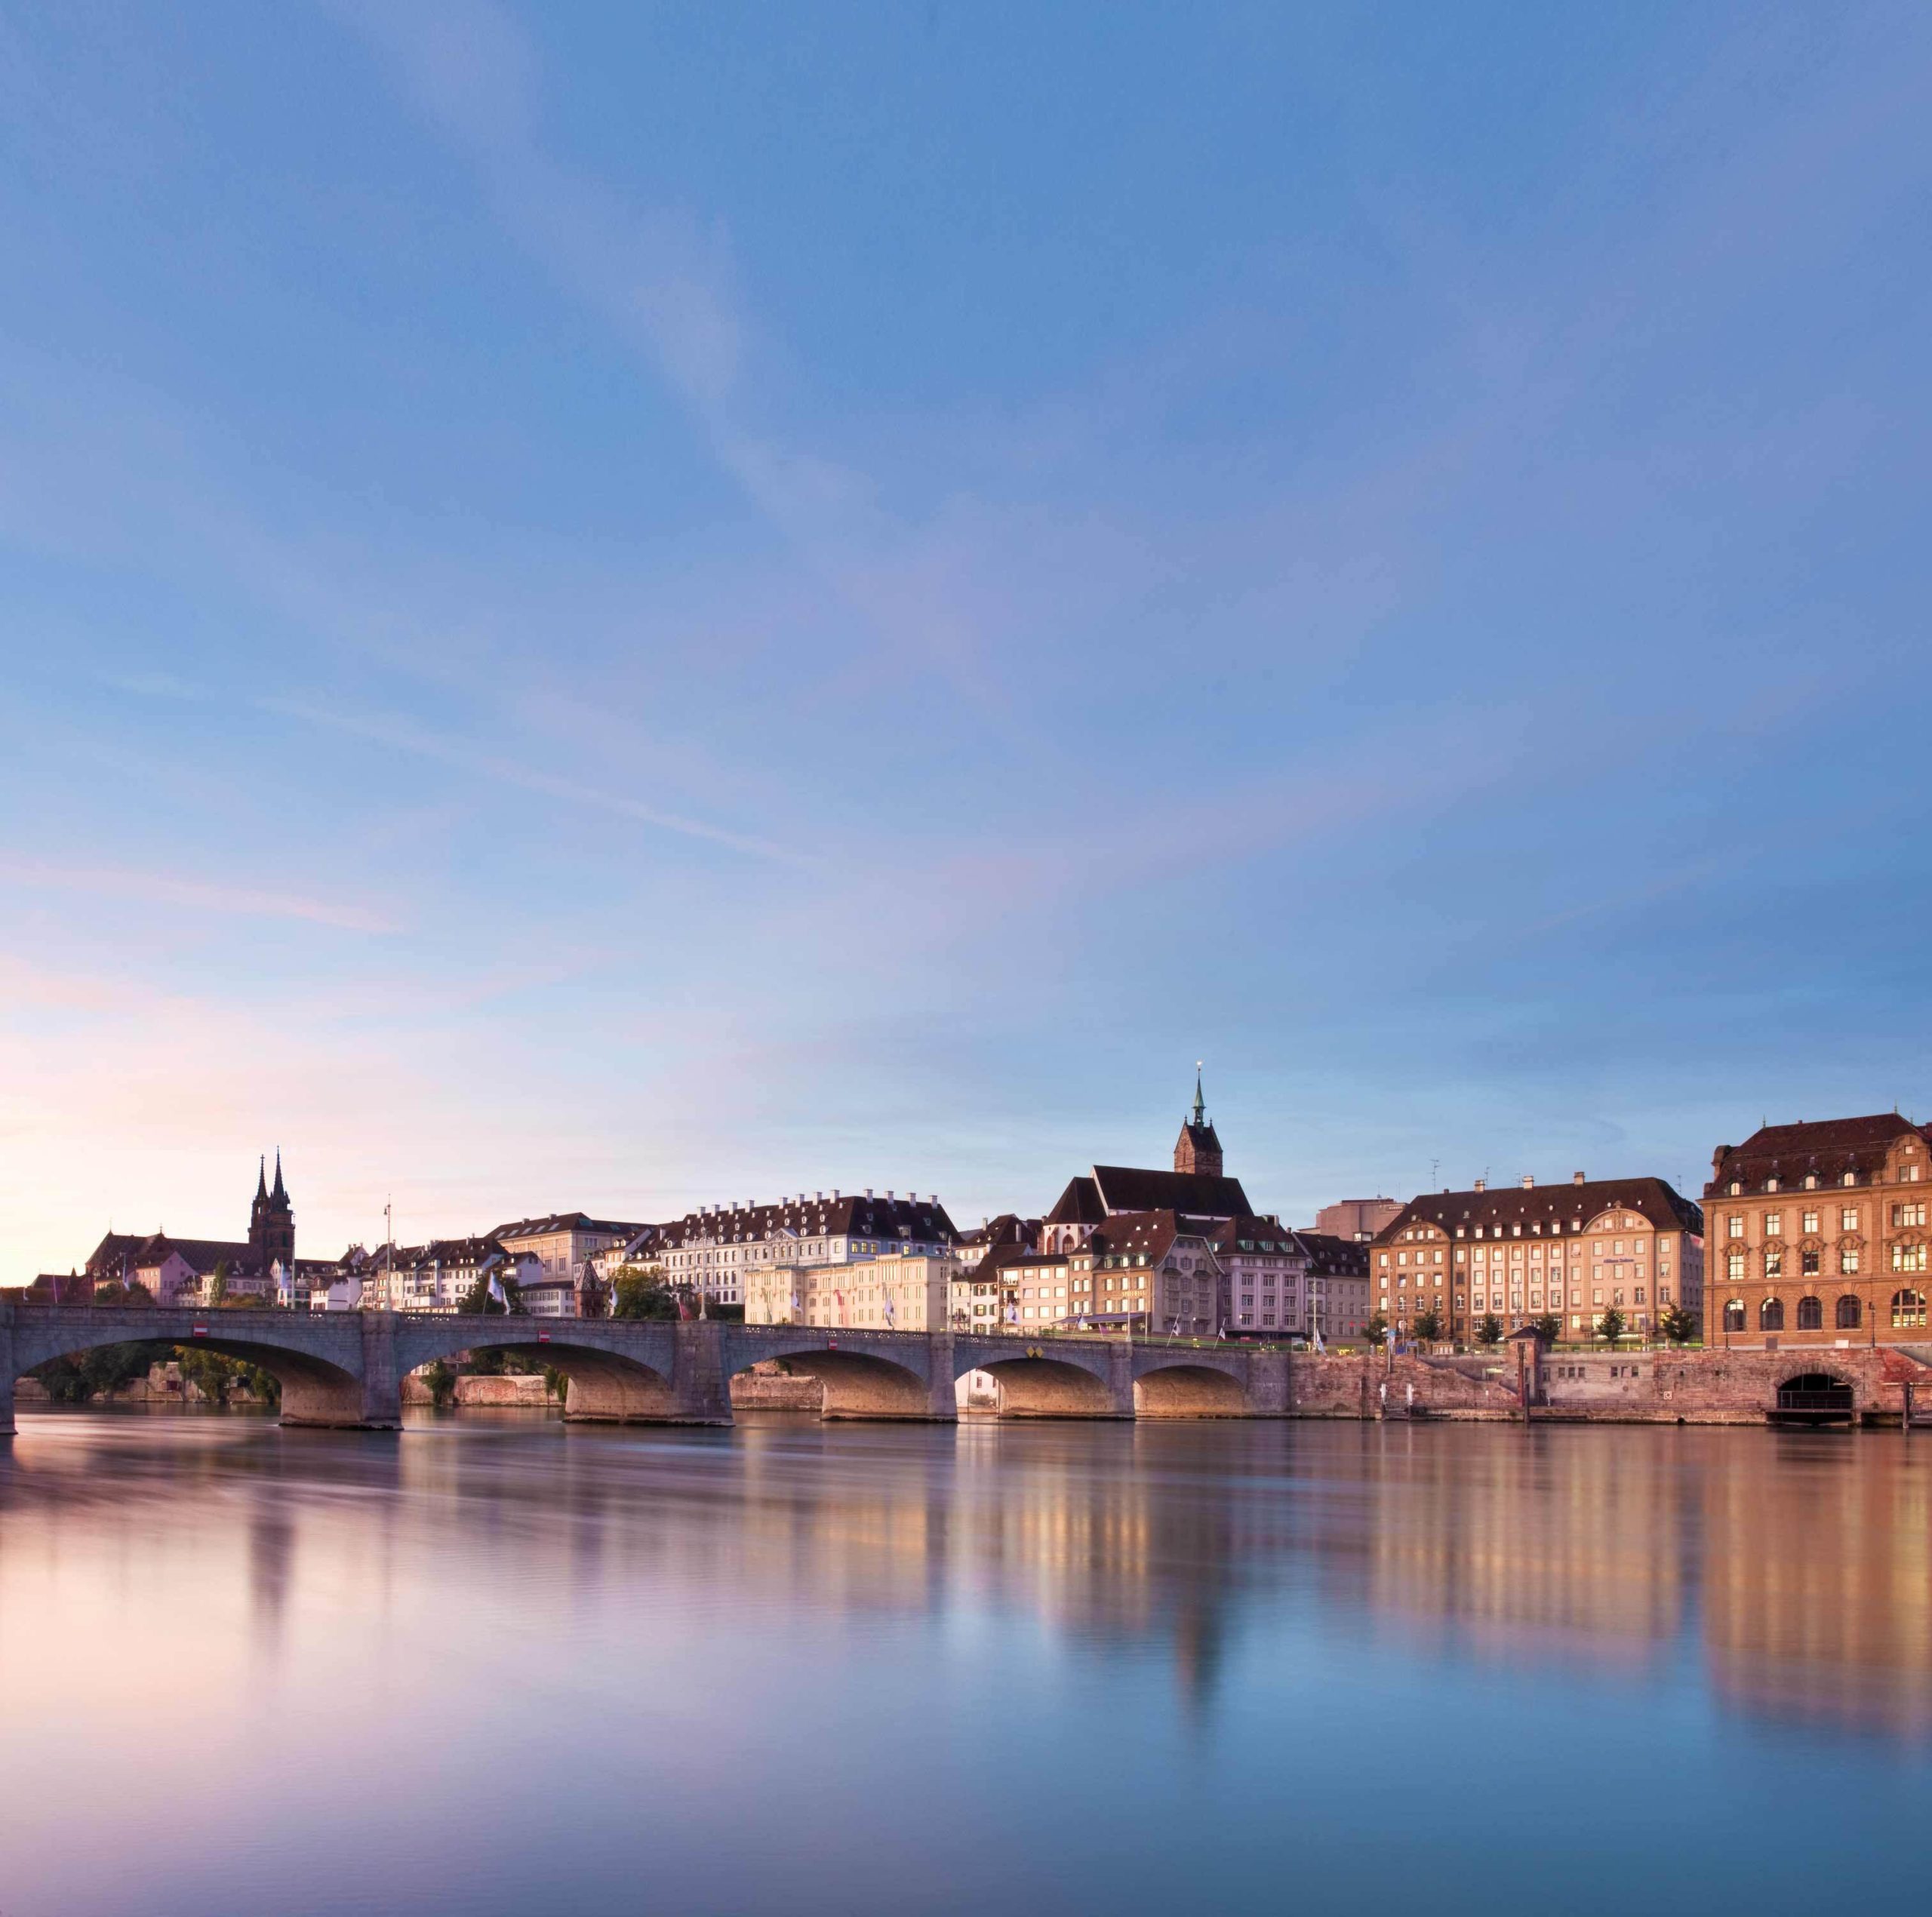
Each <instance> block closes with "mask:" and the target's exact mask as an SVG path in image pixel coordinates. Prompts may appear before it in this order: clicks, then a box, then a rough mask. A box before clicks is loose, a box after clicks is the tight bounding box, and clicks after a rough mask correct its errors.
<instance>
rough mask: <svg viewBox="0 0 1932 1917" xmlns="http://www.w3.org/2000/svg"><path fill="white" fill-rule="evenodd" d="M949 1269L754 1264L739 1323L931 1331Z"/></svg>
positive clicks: (940, 1317) (937, 1325) (914, 1263)
mask: <svg viewBox="0 0 1932 1917" xmlns="http://www.w3.org/2000/svg"><path fill="white" fill-rule="evenodd" d="M956 1269H958V1268H957V1267H956V1266H955V1265H954V1263H953V1262H952V1259H951V1258H949V1257H939V1256H934V1255H933V1254H931V1253H906V1252H886V1253H884V1254H880V1255H878V1256H875V1257H868V1258H863V1259H858V1260H852V1261H851V1262H849V1263H842V1264H837V1265H832V1264H823V1263H814V1264H799V1265H764V1264H760V1265H757V1266H753V1267H752V1269H751V1270H750V1272H749V1275H747V1277H746V1280H745V1297H744V1305H745V1322H746V1324H747V1325H826V1326H829V1327H833V1328H839V1329H852V1330H865V1331H939V1330H940V1329H942V1328H943V1327H944V1326H945V1325H946V1322H947V1317H946V1314H947V1311H948V1309H949V1289H950V1287H951V1284H952V1278H953V1275H954V1273H955V1271H956Z"/></svg>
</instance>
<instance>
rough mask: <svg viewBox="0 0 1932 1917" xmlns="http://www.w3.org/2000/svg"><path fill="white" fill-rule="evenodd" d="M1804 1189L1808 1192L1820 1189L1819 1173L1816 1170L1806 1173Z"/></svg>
mask: <svg viewBox="0 0 1932 1917" xmlns="http://www.w3.org/2000/svg"><path fill="white" fill-rule="evenodd" d="M1804 1189H1806V1190H1807V1192H1815V1191H1816V1190H1817V1189H1818V1174H1817V1173H1816V1172H1815V1171H1807V1173H1806V1174H1804Z"/></svg>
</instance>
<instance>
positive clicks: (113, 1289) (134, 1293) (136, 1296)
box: [94, 1278, 154, 1311]
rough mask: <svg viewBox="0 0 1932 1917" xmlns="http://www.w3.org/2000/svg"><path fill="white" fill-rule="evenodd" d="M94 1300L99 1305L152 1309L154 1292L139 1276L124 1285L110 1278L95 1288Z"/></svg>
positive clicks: (138, 1309)
mask: <svg viewBox="0 0 1932 1917" xmlns="http://www.w3.org/2000/svg"><path fill="white" fill-rule="evenodd" d="M94 1303H96V1304H97V1305H120V1306H132V1307H133V1308H134V1309H135V1310H137V1311H144V1310H148V1309H152V1306H153V1304H154V1294H153V1293H152V1291H149V1289H148V1288H147V1287H146V1285H143V1283H142V1282H141V1281H140V1279H138V1278H131V1279H128V1282H126V1283H125V1285H123V1284H119V1283H117V1282H115V1280H114V1279H107V1280H106V1282H104V1283H102V1284H100V1285H96V1286H95V1287H94Z"/></svg>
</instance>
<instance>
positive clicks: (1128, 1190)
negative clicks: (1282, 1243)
mask: <svg viewBox="0 0 1932 1917" xmlns="http://www.w3.org/2000/svg"><path fill="white" fill-rule="evenodd" d="M1094 1183H1095V1185H1096V1186H1098V1187H1099V1189H1100V1202H1101V1203H1102V1204H1103V1205H1105V1206H1106V1208H1107V1211H1108V1212H1109V1215H1111V1214H1112V1213H1114V1212H1116V1211H1185V1212H1189V1213H1191V1214H1192V1215H1194V1216H1195V1217H1201V1218H1251V1217H1254V1206H1253V1205H1250V1204H1249V1203H1248V1202H1247V1193H1246V1192H1244V1191H1243V1190H1242V1189H1241V1180H1239V1179H1238V1178H1208V1177H1200V1176H1198V1175H1197V1174H1194V1173H1192V1172H1186V1171H1143V1170H1140V1169H1138V1168H1136V1167H1134V1166H1132V1165H1096V1166H1094Z"/></svg>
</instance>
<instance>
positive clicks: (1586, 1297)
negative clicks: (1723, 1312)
mask: <svg viewBox="0 0 1932 1917" xmlns="http://www.w3.org/2000/svg"><path fill="white" fill-rule="evenodd" d="M1703 1233H1704V1220H1703V1214H1701V1213H1700V1211H1698V1209H1697V1206H1696V1205H1693V1204H1692V1203H1691V1202H1690V1200H1689V1199H1686V1198H1684V1197H1682V1196H1681V1195H1679V1194H1678V1192H1675V1191H1674V1190H1673V1189H1672V1188H1671V1187H1670V1186H1669V1185H1668V1184H1667V1183H1665V1181H1664V1180H1663V1179H1661V1178H1614V1179H1600V1180H1589V1179H1586V1178H1585V1177H1584V1176H1583V1174H1582V1173H1581V1172H1578V1173H1577V1174H1576V1175H1575V1176H1574V1177H1573V1178H1572V1179H1571V1181H1570V1183H1568V1184H1567V1185H1543V1186H1540V1185H1538V1184H1537V1182H1536V1180H1534V1178H1531V1177H1525V1178H1524V1180H1522V1182H1521V1184H1520V1185H1515V1186H1503V1187H1502V1188H1500V1189H1498V1190H1496V1191H1491V1189H1489V1187H1488V1186H1487V1184H1485V1183H1478V1184H1477V1185H1476V1186H1475V1187H1474V1189H1472V1190H1469V1191H1466V1192H1428V1193H1426V1194H1425V1195H1423V1196H1422V1197H1420V1198H1417V1199H1411V1201H1410V1202H1409V1203H1408V1204H1407V1205H1404V1207H1403V1208H1402V1209H1401V1211H1400V1212H1399V1213H1398V1214H1397V1215H1396V1217H1395V1218H1394V1219H1392V1220H1391V1221H1390V1222H1389V1223H1388V1224H1387V1225H1386V1226H1383V1229H1381V1231H1380V1232H1377V1235H1376V1238H1375V1242H1374V1245H1373V1246H1372V1247H1371V1257H1372V1258H1373V1260H1374V1264H1373V1269H1372V1272H1371V1276H1372V1278H1373V1280H1374V1282H1373V1285H1371V1297H1372V1298H1373V1300H1374V1309H1375V1310H1376V1311H1377V1312H1379V1313H1380V1315H1382V1316H1383V1318H1385V1319H1387V1320H1388V1322H1389V1324H1390V1325H1391V1326H1392V1327H1393V1328H1395V1330H1397V1331H1404V1332H1406V1331H1408V1330H1409V1329H1410V1328H1411V1327H1412V1326H1413V1325H1414V1322H1415V1321H1416V1320H1417V1319H1418V1318H1419V1317H1421V1316H1422V1315H1423V1314H1424V1313H1425V1312H1430V1311H1432V1312H1435V1315H1437V1317H1438V1319H1440V1320H1441V1325H1442V1328H1443V1332H1444V1335H1445V1336H1447V1337H1452V1338H1456V1339H1459V1340H1467V1339H1469V1338H1470V1337H1472V1336H1473V1335H1474V1334H1475V1328H1476V1327H1477V1326H1478V1325H1480V1324H1481V1322H1482V1320H1483V1319H1484V1318H1486V1317H1488V1316H1491V1315H1494V1316H1495V1317H1496V1318H1497V1319H1500V1321H1501V1322H1502V1324H1503V1328H1504V1329H1505V1330H1506V1331H1513V1330H1515V1328H1518V1326H1521V1325H1529V1324H1532V1323H1534V1322H1535V1321H1536V1320H1537V1319H1540V1318H1543V1317H1546V1316H1548V1317H1553V1318H1558V1319H1561V1321H1562V1325H1563V1334H1564V1337H1567V1338H1584V1337H1589V1335H1590V1334H1591V1333H1592V1330H1593V1328H1595V1326H1596V1325H1598V1324H1600V1323H1601V1322H1602V1319H1603V1315H1604V1312H1606V1311H1611V1310H1615V1311H1619V1312H1622V1313H1623V1322H1624V1323H1625V1324H1626V1325H1627V1326H1628V1327H1629V1329H1630V1330H1631V1331H1634V1332H1637V1333H1639V1334H1645V1333H1647V1332H1649V1331H1650V1330H1651V1328H1652V1327H1653V1326H1654V1325H1655V1324H1656V1322H1657V1315H1658V1313H1659V1312H1661V1311H1663V1310H1664V1309H1667V1308H1668V1309H1676V1308H1678V1307H1680V1306H1681V1308H1682V1309H1684V1310H1687V1311H1689V1312H1691V1313H1692V1314H1693V1315H1700V1314H1701V1312H1702V1310H1703V1295H1704V1236H1703Z"/></svg>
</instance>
